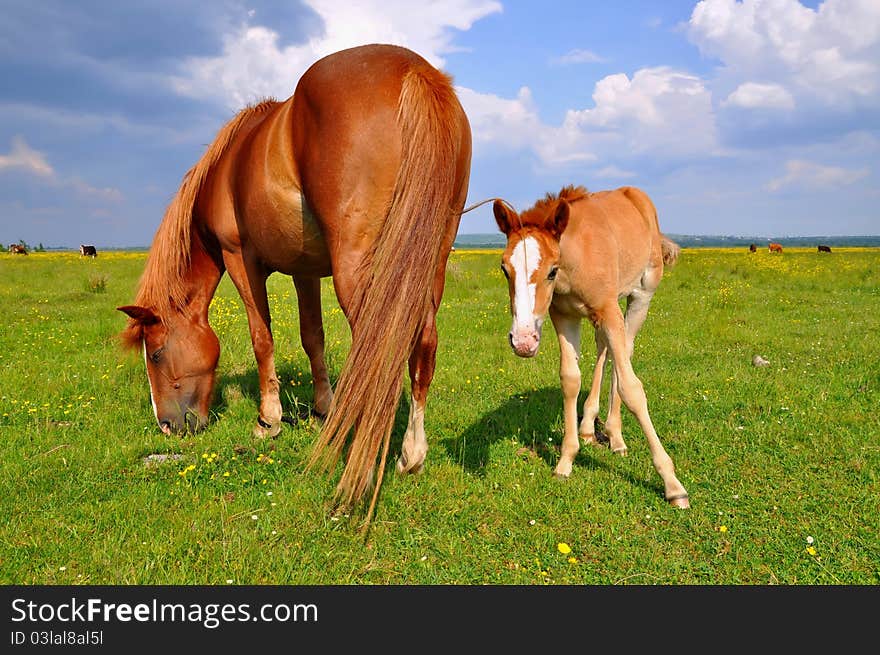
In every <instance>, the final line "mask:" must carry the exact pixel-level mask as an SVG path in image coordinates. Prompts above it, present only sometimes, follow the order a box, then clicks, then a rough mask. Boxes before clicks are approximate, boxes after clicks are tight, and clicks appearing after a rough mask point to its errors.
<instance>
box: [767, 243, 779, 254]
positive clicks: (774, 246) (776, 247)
mask: <svg viewBox="0 0 880 655" xmlns="http://www.w3.org/2000/svg"><path fill="white" fill-rule="evenodd" d="M767 248H768V249H769V250H770V252H782V246H781V245H780V244H778V243H771V244H769V245H768V246H767Z"/></svg>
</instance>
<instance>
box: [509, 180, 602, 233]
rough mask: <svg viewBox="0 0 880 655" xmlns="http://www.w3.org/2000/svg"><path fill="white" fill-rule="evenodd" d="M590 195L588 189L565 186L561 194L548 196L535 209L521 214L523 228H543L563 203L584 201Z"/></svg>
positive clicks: (536, 204) (570, 185)
mask: <svg viewBox="0 0 880 655" xmlns="http://www.w3.org/2000/svg"><path fill="white" fill-rule="evenodd" d="M589 195H590V192H589V191H587V189H586V187H583V186H574V185H572V184H569V185H568V186H564V187H562V189H561V190H560V191H559V193H557V194H553V193H548V194H546V195H545V196H544V197H543V198H542V199H540V200H539V201H538V202H536V203H535V204H534V206H533V207H531V208H530V209H526V210H525V211H524V212H522V213H521V214H520V223H521V225H522V226H523V227H525V226H527V225H533V226H536V227H540V228H543V227H544V226H545V225H546V224H547V222H548V221H550V220H552V219H553V216H554V215H555V214H556V208H557V207H558V206H559V203H560V202H561V201H565V202H568V203H572V202H575V201H577V200H583V199H584V198H586V197H588V196H589Z"/></svg>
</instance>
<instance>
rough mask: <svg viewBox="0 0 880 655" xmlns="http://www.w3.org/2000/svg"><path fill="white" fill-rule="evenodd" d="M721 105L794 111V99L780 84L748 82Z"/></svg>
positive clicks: (737, 88) (741, 85) (740, 86)
mask: <svg viewBox="0 0 880 655" xmlns="http://www.w3.org/2000/svg"><path fill="white" fill-rule="evenodd" d="M721 105H722V106H736V107H742V108H744V109H794V98H792V96H791V94H790V93H789V92H788V91H786V90H785V88H784V87H782V86H780V85H778V84H760V83H758V82H746V83H745V84H740V85H739V86H738V87H736V90H735V91H734V92H733V93H731V94H730V95H729V96H727V99H726V100H724V101H723V102H722V103H721Z"/></svg>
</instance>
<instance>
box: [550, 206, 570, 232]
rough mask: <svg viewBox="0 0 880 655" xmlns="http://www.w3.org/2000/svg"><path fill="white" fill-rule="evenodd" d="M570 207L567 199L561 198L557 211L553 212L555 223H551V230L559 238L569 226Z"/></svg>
mask: <svg viewBox="0 0 880 655" xmlns="http://www.w3.org/2000/svg"><path fill="white" fill-rule="evenodd" d="M568 216H569V207H568V203H567V202H566V201H565V200H560V201H559V202H558V203H557V205H556V213H555V214H553V223H552V224H551V225H550V232H552V233H553V236H555V237H556V238H557V239H558V238H559V237H561V236H562V233H563V232H565V228H566V227H568Z"/></svg>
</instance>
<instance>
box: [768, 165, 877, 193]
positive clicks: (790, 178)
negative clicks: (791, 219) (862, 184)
mask: <svg viewBox="0 0 880 655" xmlns="http://www.w3.org/2000/svg"><path fill="white" fill-rule="evenodd" d="M869 173H870V170H869V169H867V168H859V169H855V170H853V169H847V168H840V167H838V166H823V165H822V164H817V163H815V162H811V161H807V160H804V159H790V160H788V161H787V162H785V175H783V176H781V177H777V178H774V179H772V180H770V182H768V183H767V185H766V186H765V189H766V190H767V191H771V192H774V191H779V190H780V189H782V188H784V187H787V186H794V185H798V186H801V187H804V188H808V189H822V190H833V189H836V188H839V187H843V186H847V185H850V184H854V183H855V182H858V181H859V180H861V179H862V178H864V177H867V175H868V174H869Z"/></svg>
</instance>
